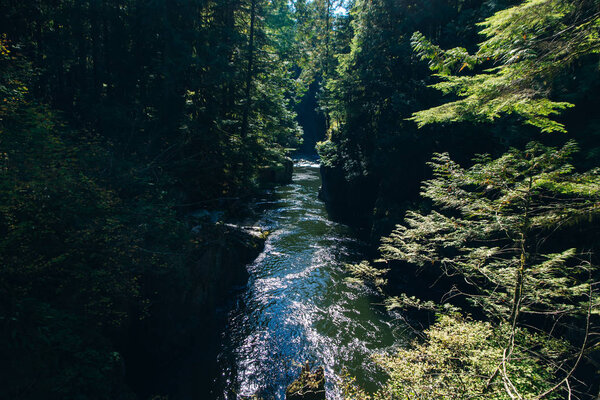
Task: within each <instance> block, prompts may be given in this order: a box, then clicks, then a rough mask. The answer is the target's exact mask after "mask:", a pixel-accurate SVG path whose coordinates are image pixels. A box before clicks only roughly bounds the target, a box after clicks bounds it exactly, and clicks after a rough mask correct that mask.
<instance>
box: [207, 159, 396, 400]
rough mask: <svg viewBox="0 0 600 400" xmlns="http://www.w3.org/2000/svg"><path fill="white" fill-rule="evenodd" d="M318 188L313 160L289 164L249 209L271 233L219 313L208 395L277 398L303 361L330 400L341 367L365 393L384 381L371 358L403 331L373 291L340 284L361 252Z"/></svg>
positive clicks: (360, 245)
mask: <svg viewBox="0 0 600 400" xmlns="http://www.w3.org/2000/svg"><path fill="white" fill-rule="evenodd" d="M320 184H321V181H320V175H319V167H318V164H316V163H312V162H308V161H297V162H296V165H295V172H294V177H293V183H292V184H289V185H285V186H280V187H278V188H276V189H274V190H273V191H272V192H270V193H268V194H267V195H266V197H265V199H264V200H263V201H258V202H257V203H256V205H255V206H256V207H257V208H258V209H259V211H260V212H261V215H262V218H261V219H260V221H258V225H259V226H261V227H262V228H263V229H266V230H268V231H269V232H270V234H269V236H268V239H267V242H266V245H265V249H264V251H263V252H262V254H260V256H259V257H258V258H257V259H256V261H255V262H254V263H253V264H251V265H249V266H248V269H249V272H250V275H251V276H250V280H249V282H248V285H247V287H246V288H245V289H244V290H243V291H242V292H241V293H239V294H238V295H237V297H236V298H235V299H233V302H232V303H233V305H232V308H231V310H230V311H229V314H228V316H227V323H226V327H225V329H224V332H223V334H222V339H221V345H220V346H221V348H220V349H219V350H218V364H219V366H218V370H219V371H220V376H219V377H218V378H217V379H216V380H215V381H214V382H213V385H212V386H213V396H214V397H215V398H218V399H227V400H229V399H239V398H244V397H246V396H251V395H254V394H258V395H259V396H262V397H263V398H264V399H283V398H284V397H285V395H284V394H285V388H286V387H287V385H288V384H289V383H291V382H292V381H293V380H294V379H295V378H296V377H297V376H298V373H299V370H300V366H301V365H302V364H304V363H305V362H306V361H308V362H309V363H311V365H315V366H316V365H322V366H323V367H324V368H325V375H326V382H327V386H326V389H327V396H328V399H330V400H337V399H340V398H341V393H340V389H339V385H338V384H337V382H338V379H339V376H340V374H342V371H344V370H347V371H348V372H349V373H350V375H353V376H356V377H357V379H358V382H359V383H361V384H362V385H364V386H366V387H367V388H370V389H373V388H375V387H376V385H377V383H378V381H380V380H381V379H382V378H383V375H382V371H380V370H379V369H378V367H376V366H375V365H374V364H373V362H372V360H371V355H372V354H374V353H376V352H384V351H391V350H392V347H393V346H397V345H401V344H402V343H403V339H402V338H403V337H404V334H403V332H404V329H403V328H402V325H401V324H400V323H399V322H398V320H396V319H395V318H394V317H393V316H391V315H389V314H388V313H387V312H385V310H384V309H383V308H382V307H381V306H380V305H376V304H374V303H376V302H377V301H379V300H380V299H378V298H377V297H376V296H375V293H373V292H371V291H370V290H369V289H368V288H365V287H363V286H361V285H356V284H353V283H350V282H348V281H347V280H346V278H347V277H348V274H347V272H346V270H345V268H344V265H345V263H351V262H358V261H360V260H361V259H362V258H363V257H364V254H365V253H364V252H365V250H366V246H365V244H364V243H362V242H361V241H360V240H358V239H357V237H356V235H355V234H354V233H353V232H352V231H351V230H350V229H349V228H348V227H346V226H344V225H341V224H337V223H335V222H332V221H330V220H329V219H328V217H327V212H326V210H325V206H324V204H323V203H322V202H321V201H320V200H318V198H317V193H318V190H319V187H320Z"/></svg>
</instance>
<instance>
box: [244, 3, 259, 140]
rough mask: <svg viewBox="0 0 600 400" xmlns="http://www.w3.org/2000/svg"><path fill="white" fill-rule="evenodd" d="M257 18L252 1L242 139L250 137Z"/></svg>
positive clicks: (254, 4)
mask: <svg viewBox="0 0 600 400" xmlns="http://www.w3.org/2000/svg"><path fill="white" fill-rule="evenodd" d="M255 18H256V0H252V2H251V6H250V38H249V41H248V69H247V71H246V93H245V100H246V102H245V104H244V115H243V117H242V138H245V137H246V136H247V135H248V118H249V114H250V101H251V98H250V97H251V96H250V95H251V93H250V88H251V86H252V68H253V62H254V20H255Z"/></svg>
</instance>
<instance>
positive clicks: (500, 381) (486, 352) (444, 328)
mask: <svg viewBox="0 0 600 400" xmlns="http://www.w3.org/2000/svg"><path fill="white" fill-rule="evenodd" d="M509 331H510V328H509V327H507V326H504V325H501V326H499V327H496V326H494V325H492V324H490V323H488V322H477V321H471V320H468V319H465V318H463V317H461V316H460V315H459V314H454V315H442V316H440V317H439V319H438V321H437V322H436V323H435V324H433V325H432V326H431V327H430V328H429V329H428V330H426V331H425V332H424V340H423V341H415V342H414V343H413V344H412V346H411V347H410V348H409V349H400V350H398V351H397V352H396V353H395V354H393V355H389V356H378V357H376V361H377V362H378V364H380V365H381V366H383V367H384V368H385V370H386V371H387V372H388V374H389V376H390V379H389V380H388V381H387V383H386V384H385V385H384V386H383V387H382V388H381V389H380V390H379V391H378V392H377V393H375V394H373V395H367V394H366V393H365V392H363V391H362V390H360V389H359V388H357V387H356V386H355V385H353V383H352V381H351V380H348V381H346V382H345V398H347V399H356V400H367V399H372V400H384V399H402V400H404V399H423V400H425V399H440V400H441V399H452V398H454V399H467V398H468V399H481V400H483V399H498V400H500V399H507V400H508V399H511V397H510V396H509V394H507V392H506V390H505V387H504V386H505V384H507V382H510V383H511V384H512V385H514V387H515V388H516V390H517V391H518V393H519V394H520V396H521V398H526V399H529V398H534V397H535V396H536V395H537V394H538V393H541V392H544V391H545V390H547V389H549V388H551V387H552V384H551V381H552V378H553V373H554V369H553V368H550V367H549V366H548V364H547V362H548V359H546V360H545V362H541V360H539V359H537V358H536V357H532V356H531V354H530V353H529V352H528V351H527V349H530V348H539V349H544V350H545V351H544V353H546V354H551V356H552V359H553V360H554V361H557V360H559V359H560V356H561V355H562V353H564V352H565V351H566V349H567V346H566V345H565V344H564V343H562V342H561V341H558V340H555V339H552V338H548V337H546V336H542V335H533V334H531V333H529V332H528V331H527V330H523V329H519V330H518V331H517V332H516V334H515V341H516V343H517V346H516V348H517V350H516V351H515V353H514V354H513V357H514V358H513V362H511V363H510V364H505V363H504V362H503V358H504V350H505V349H504V346H505V338H506V337H507V335H510V334H509ZM499 369H503V375H504V376H503V377H502V378H500V377H499V376H498V375H500V373H499ZM548 398H556V399H557V398H560V397H559V396H558V395H552V396H549V397H548Z"/></svg>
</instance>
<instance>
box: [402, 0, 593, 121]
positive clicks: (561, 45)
mask: <svg viewBox="0 0 600 400" xmlns="http://www.w3.org/2000/svg"><path fill="white" fill-rule="evenodd" d="M598 6H599V4H598V1H596V0H591V1H589V0H577V1H566V0H527V1H524V2H522V3H521V4H519V5H517V6H514V7H511V8H508V9H506V10H503V11H499V12H497V13H496V14H494V15H493V16H491V17H489V18H487V19H486V20H485V21H484V22H481V23H480V24H479V26H480V27H482V28H481V32H480V33H481V34H482V35H483V36H485V40H484V41H483V42H481V43H479V46H478V51H477V52H476V53H475V54H474V55H471V54H469V53H468V52H467V51H466V50H465V49H464V48H461V47H457V48H454V49H451V50H447V51H443V50H442V49H440V48H439V47H438V46H435V45H433V44H432V43H431V42H430V41H429V40H427V39H426V38H425V36H423V35H422V34H421V33H419V32H416V33H414V34H413V36H412V45H413V49H414V50H415V51H416V53H417V54H418V55H419V57H421V59H426V60H429V66H430V68H431V70H432V71H435V72H437V76H438V77H439V78H440V79H441V80H442V82H440V83H437V84H434V85H432V87H434V88H436V89H438V90H440V91H442V93H444V94H448V93H453V94H456V95H457V96H458V97H460V99H459V100H454V101H450V102H447V103H445V104H443V105H440V106H436V107H432V108H429V109H426V110H423V111H418V112H416V113H414V114H413V117H412V118H411V119H412V120H414V121H416V122H417V124H418V125H419V126H420V127H422V126H424V125H426V124H430V123H436V122H456V121H478V122H481V121H494V120H495V119H497V118H498V117H500V116H501V115H508V114H516V115H519V116H521V117H522V118H523V120H524V121H525V123H527V124H530V125H533V126H536V127H537V128H539V129H540V130H541V131H542V132H555V131H556V132H564V131H565V126H564V125H563V124H562V123H560V122H557V121H556V120H554V119H552V118H551V117H552V116H555V115H557V114H559V113H560V112H561V111H563V110H565V109H566V108H569V107H572V106H573V104H571V103H568V102H565V101H556V100H552V99H551V98H552V97H553V92H552V89H553V83H554V82H555V80H556V77H557V76H558V75H559V74H560V72H561V71H564V70H566V69H567V68H569V67H570V66H571V65H573V63H575V62H577V61H578V60H581V59H582V58H584V57H586V56H588V55H590V54H596V53H598V52H599V51H600V16H598ZM476 67H477V68H478V72H476V73H475V74H472V75H459V74H460V73H461V72H462V71H463V70H465V71H467V70H472V69H474V68H476Z"/></svg>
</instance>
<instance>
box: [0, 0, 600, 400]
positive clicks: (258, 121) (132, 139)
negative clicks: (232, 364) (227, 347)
mask: <svg viewBox="0 0 600 400" xmlns="http://www.w3.org/2000/svg"><path fill="white" fill-rule="evenodd" d="M599 105H600V1H598V0H524V1H519V0H423V1H412V0H349V1H333V0H310V1H308V0H294V1H291V2H288V1H282V0H174V1H167V0H151V1H148V0H146V1H144V0H81V1H79V0H78V1H69V0H53V1H45V0H35V1H34V0H27V1H14V0H0V327H1V329H0V341H1V343H2V345H1V346H0V360H1V361H0V377H1V378H2V379H1V380H0V381H1V382H2V385H1V386H0V398H6V399H38V398H44V399H135V398H163V397H154V396H155V395H165V396H167V397H166V398H178V397H177V396H176V395H174V394H172V393H171V394H170V395H171V397H168V395H169V393H164V390H162V389H158V386H153V382H152V381H156V380H158V379H160V376H161V370H164V369H165V367H164V365H166V364H165V363H166V362H167V360H171V359H173V358H176V357H177V356H178V355H179V354H182V353H185V352H186V351H187V348H188V347H189V346H191V345H192V343H196V345H197V342H201V341H202V340H203V339H198V338H197V337H196V338H194V336H197V332H198V331H199V330H200V331H202V330H204V331H210V330H211V329H212V327H213V325H212V324H213V321H214V320H215V317H214V313H215V310H216V309H217V306H218V305H219V304H221V302H222V300H223V298H224V297H227V295H228V293H229V289H230V287H231V286H234V285H236V284H237V285H243V284H244V282H245V281H246V280H247V279H248V273H247V272H246V270H245V265H246V264H248V263H250V262H251V261H252V260H253V259H254V258H256V256H257V255H258V254H259V253H260V251H261V247H262V246H263V245H264V240H265V237H266V236H267V235H268V232H262V231H260V230H258V229H257V230H254V231H253V230H248V229H245V228H244V229H241V228H239V227H235V226H233V225H232V224H227V223H223V221H225V220H227V218H233V217H238V216H240V215H246V214H248V213H251V212H252V211H251V210H249V209H248V204H249V202H251V199H252V198H253V197H254V196H256V195H257V194H258V193H262V192H263V191H264V190H266V188H271V187H273V185H282V184H286V183H288V182H290V180H291V173H292V171H291V169H292V160H291V158H290V157H293V156H294V155H298V154H302V155H304V156H307V154H308V155H310V154H311V153H312V152H314V151H315V149H316V152H317V153H318V156H319V158H320V163H321V167H320V171H321V176H322V187H321V190H320V193H319V196H320V198H321V199H322V200H323V201H324V202H325V204H326V205H327V209H328V211H329V213H330V216H331V218H332V219H334V220H336V221H341V222H343V223H345V224H348V225H350V226H353V227H355V228H356V230H357V231H358V232H360V234H361V236H362V237H364V238H366V240H367V241H368V242H369V243H370V245H371V247H372V248H373V250H374V253H376V254H375V255H374V256H371V255H369V254H365V259H366V260H365V261H363V262H361V263H358V264H355V265H348V266H347V268H348V274H349V275H350V276H351V277H349V278H348V279H351V280H353V281H354V282H356V283H357V285H365V286H367V287H369V288H371V289H372V290H373V292H374V293H377V295H376V296H374V297H377V299H375V298H374V300H373V301H374V302H377V303H384V304H385V306H386V307H387V308H388V309H389V310H390V312H391V310H400V311H401V312H402V313H403V315H404V316H405V320H406V321H408V323H409V324H410V325H411V326H414V327H415V328H414V331H415V334H414V337H413V339H412V341H411V343H409V344H408V345H406V346H398V350H397V351H396V352H393V353H388V354H378V355H376V356H375V362H376V363H377V364H378V365H379V366H380V367H381V368H382V369H383V370H384V371H385V372H386V373H387V378H386V380H385V381H384V382H382V384H381V385H380V386H379V389H378V390H376V391H375V392H373V391H370V390H367V389H365V388H362V387H361V385H360V384H359V383H358V382H356V381H355V380H354V379H353V378H352V376H347V377H346V378H345V379H344V380H343V382H341V383H340V386H341V387H343V396H344V397H345V398H347V399H449V398H460V399H467V398H469V399H544V398H547V399H594V398H598V396H600V385H599V382H600V352H599V350H600V320H599V316H600V297H598V296H600V293H599V289H600V284H599V283H598V282H600V268H598V265H599V263H600V259H599V258H598V255H597V254H598V251H599V250H600V241H599V240H598V238H600V224H599V221H600V218H599V217H600V215H599V214H600V106H599ZM380 300H382V301H380ZM374 307H375V306H374ZM377 307H380V306H377ZM394 312H397V311H394ZM205 334H206V332H205ZM207 347H210V346H207ZM207 351H208V350H207ZM209 357H210V354H209ZM205 384H206V385H210V384H211V383H210V382H206V383H205ZM307 398H308V397H307Z"/></svg>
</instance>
